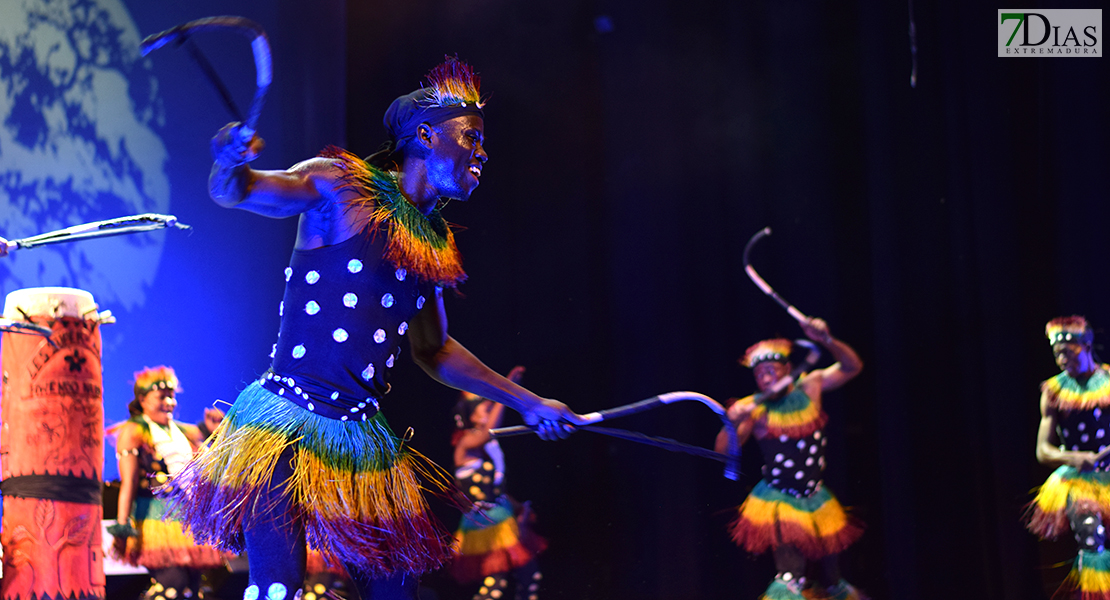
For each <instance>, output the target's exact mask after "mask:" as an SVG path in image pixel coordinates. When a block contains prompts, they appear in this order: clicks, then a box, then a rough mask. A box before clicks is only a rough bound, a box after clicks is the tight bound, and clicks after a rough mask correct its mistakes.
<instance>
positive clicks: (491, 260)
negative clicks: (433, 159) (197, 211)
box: [347, 0, 1110, 600]
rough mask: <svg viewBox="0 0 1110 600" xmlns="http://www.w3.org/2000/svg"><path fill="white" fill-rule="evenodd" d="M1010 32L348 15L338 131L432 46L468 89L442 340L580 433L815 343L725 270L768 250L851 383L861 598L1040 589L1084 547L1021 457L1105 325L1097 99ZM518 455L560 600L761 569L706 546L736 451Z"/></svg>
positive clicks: (731, 17)
mask: <svg viewBox="0 0 1110 600" xmlns="http://www.w3.org/2000/svg"><path fill="white" fill-rule="evenodd" d="M1041 4H1043V6H1042V7H1043V8H1075V7H1074V6H1070V5H1068V6H1065V5H1056V4H1050V3H1041ZM1000 8H1007V7H1005V6H1001V5H999V6H995V5H988V4H985V3H982V2H973V3H959V4H957V3H943V2H936V1H924V2H923V1H920V0H918V1H916V2H914V4H913V6H912V14H911V6H910V5H908V4H907V3H904V2H848V3H842V2H836V3H834V2H802V1H797V0H786V1H774V2H762V1H759V2H743V3H741V2H724V1H712V0H689V1H686V2H668V1H663V0H641V1H638V2H616V1H612V0H611V1H603V0H600V1H599V0H595V1H588V0H577V1H572V0H568V1H566V2H557V3H554V2H552V3H521V2H509V1H506V0H482V1H478V2H457V1H453V2H419V3H405V4H400V3H384V2H371V3H361V2H349V3H348V19H349V22H348V27H349V30H348V31H349V45H348V47H349V53H348V57H347V60H348V69H349V77H348V82H347V85H348V88H347V89H348V98H347V106H348V119H347V121H348V139H349V142H350V145H351V147H352V149H353V150H355V151H356V152H359V153H362V154H368V153H370V152H371V151H373V150H374V149H375V148H376V147H377V145H378V144H379V143H380V142H381V141H382V139H383V130H382V128H381V125H380V119H381V114H382V112H383V111H384V110H385V108H386V106H387V105H388V103H389V102H390V100H392V98H393V97H395V96H397V95H400V94H402V93H405V92H407V91H410V90H411V89H414V88H415V87H416V85H417V84H418V83H419V80H420V76H421V75H422V74H423V73H424V72H426V71H427V70H428V69H429V68H430V67H431V66H432V65H434V64H435V63H436V62H437V61H438V60H440V59H442V57H443V55H444V54H456V53H457V54H458V55H459V56H460V57H461V58H463V59H465V60H467V61H469V62H471V63H472V64H474V65H475V66H476V68H477V69H478V70H479V71H480V72H481V74H482V75H483V84H484V90H485V92H486V93H487V94H490V96H491V97H490V101H489V105H488V108H487V111H486V115H487V118H486V124H487V130H486V133H487V136H488V144H487V150H488V152H489V154H490V156H491V160H490V162H489V165H488V166H487V168H486V169H485V171H484V172H483V177H482V185H481V186H480V187H479V189H478V190H477V192H476V193H475V194H474V196H473V198H472V199H471V201H470V202H468V203H466V204H465V205H463V204H462V203H455V204H452V205H451V206H449V207H447V208H446V210H445V214H446V216H447V218H448V219H449V220H451V221H453V222H456V223H458V224H459V225H461V226H463V227H465V229H464V230H462V231H460V232H459V234H458V241H459V244H460V247H461V249H462V251H463V253H464V256H465V259H466V266H467V269H468V272H469V273H470V276H471V279H470V281H469V282H467V283H466V284H465V285H464V286H462V288H461V292H462V294H461V295H460V296H458V297H452V298H450V299H449V306H448V311H449V313H450V314H451V317H452V321H451V331H452V333H453V334H454V335H455V336H456V337H457V338H459V339H460V340H461V341H462V342H463V343H464V344H465V345H467V346H468V347H469V348H471V349H472V350H474V351H475V353H476V354H478V355H479V356H480V357H483V358H484V359H485V360H486V361H487V362H488V363H489V364H490V365H491V366H492V367H494V368H496V369H498V370H500V371H502V372H504V371H507V370H508V369H509V368H510V367H512V366H513V365H514V364H523V365H525V366H527V367H528V373H527V375H526V377H525V384H526V385H527V386H529V387H530V388H531V389H534V390H535V391H536V392H537V393H540V394H541V395H547V396H550V397H554V398H558V399H561V400H564V401H566V402H567V403H568V404H570V405H571V407H572V408H574V409H576V410H578V411H580V412H587V411H591V410H597V409H600V408H605V407H609V406H614V405H618V404H624V403H627V402H631V401H634V400H638V399H641V398H644V397H648V396H651V395H653V394H657V393H661V392H666V391H672V390H683V389H689V390H695V391H699V392H703V393H706V394H709V395H711V396H713V397H715V398H718V399H720V400H725V399H726V398H728V397H730V396H743V395H746V394H748V393H751V392H752V391H753V389H754V384H753V381H752V379H751V376H750V375H749V374H748V372H747V370H746V369H742V368H741V367H739V366H738V365H737V364H736V363H735V359H736V358H737V357H738V356H740V355H741V354H742V353H743V350H744V349H745V348H746V347H747V346H748V345H749V344H751V343H753V342H755V341H757V340H759V339H763V338H767V337H772V336H776V335H783V336H788V337H800V336H801V331H800V329H799V328H798V326H797V325H796V324H794V323H793V322H792V320H791V319H790V318H789V317H788V316H787V315H786V314H785V313H784V312H783V311H782V310H781V309H779V308H778V307H777V306H776V305H775V304H774V303H773V302H772V301H771V300H770V299H768V298H766V297H764V296H763V295H761V294H760V293H759V291H758V290H757V289H756V288H755V287H754V286H753V285H752V284H751V283H750V281H748V279H747V278H746V276H745V274H744V272H743V265H742V261H741V252H742V249H743V247H744V244H745V242H746V241H747V239H748V238H749V236H751V235H752V234H753V233H755V232H756V231H758V230H759V229H760V228H762V227H764V226H771V227H772V228H773V235H772V236H771V237H769V238H767V239H766V240H764V241H763V242H761V243H760V245H759V246H757V247H756V249H755V251H754V252H753V263H754V264H755V266H757V268H758V269H759V270H760V272H761V273H762V274H763V275H764V277H766V278H767V279H768V280H769V281H770V282H771V283H772V285H774V286H776V288H778V290H779V291H780V292H781V293H782V294H783V295H784V296H785V297H787V298H788V299H790V300H791V301H793V302H794V303H795V304H796V305H797V306H798V307H799V308H800V309H801V310H803V311H805V312H807V313H809V314H812V315H814V316H819V317H822V318H824V319H826V320H827V321H828V322H829V324H830V328H831V330H832V332H833V333H834V334H835V335H836V336H837V337H839V338H841V339H843V340H845V341H846V342H848V343H849V344H851V345H852V346H854V347H855V348H856V349H857V350H858V351H859V353H860V354H861V356H862V357H863V359H864V361H865V363H866V367H865V370H864V372H863V374H862V375H861V376H860V377H859V378H858V379H857V380H855V381H853V382H851V383H849V384H848V385H846V386H845V387H844V388H842V389H841V390H838V391H836V392H833V393H831V394H829V395H828V397H827V399H826V400H827V402H826V406H827V410H828V412H829V414H830V424H829V427H828V434H829V436H830V438H831V442H830V447H829V452H830V453H829V465H830V466H829V468H828V470H827V472H826V476H827V479H826V482H827V484H828V485H829V487H830V488H831V489H832V490H834V491H835V492H836V493H837V494H838V496H839V497H840V498H841V500H842V501H843V502H844V503H845V504H846V505H851V506H853V507H854V513H855V514H856V515H857V516H859V517H860V518H862V519H863V520H865V521H866V522H867V524H868V526H869V529H868V532H867V534H866V535H865V536H864V538H863V540H862V541H861V542H860V543H859V544H858V545H856V546H854V547H853V548H851V549H850V550H849V551H848V552H847V553H846V554H845V555H844V557H843V561H842V562H843V564H844V568H845V574H846V576H847V577H848V578H849V579H850V580H851V581H853V582H854V583H856V584H857V585H858V586H860V587H862V588H863V589H865V590H867V591H869V592H870V593H871V594H872V595H873V596H874V597H876V598H890V597H898V598H903V599H906V600H913V599H915V598H920V599H925V598H934V597H944V598H990V599H1002V598H1006V599H1013V600H1017V599H1026V598H1028V599H1040V598H1045V597H1047V594H1048V593H1049V592H1050V591H1051V590H1052V589H1054V587H1055V585H1056V584H1057V583H1059V581H1060V579H1062V577H1063V576H1064V574H1065V573H1066V566H1065V567H1060V566H1059V565H1058V564H1057V563H1058V561H1062V560H1067V559H1068V558H1069V557H1070V555H1071V554H1072V552H1073V550H1072V546H1071V545H1070V543H1069V541H1067V540H1065V541H1064V542H1060V543H1057V544H1049V543H1040V542H1038V541H1037V540H1036V539H1035V538H1034V537H1033V536H1032V535H1030V534H1029V533H1027V532H1026V531H1025V530H1024V529H1023V527H1022V525H1021V515H1022V511H1023V507H1024V505H1025V504H1026V503H1027V502H1028V501H1029V500H1030V499H1031V496H1030V491H1031V490H1032V489H1033V488H1034V487H1035V486H1037V485H1039V484H1040V483H1041V482H1042V481H1043V480H1044V478H1045V477H1046V476H1047V474H1048V472H1049V471H1048V470H1047V469H1046V468H1044V467H1041V466H1039V465H1038V464H1036V461H1035V458H1034V454H1033V446H1034V439H1035V434H1036V427H1037V421H1038V409H1037V399H1038V395H1039V392H1038V384H1039V382H1040V381H1042V380H1043V379H1046V378H1048V377H1050V376H1052V375H1054V374H1055V372H1056V369H1055V367H1054V365H1053V363H1052V360H1051V355H1050V352H1049V348H1048V346H1047V344H1046V343H1045V340H1044V336H1043V327H1044V323H1045V322H1046V321H1047V320H1048V319H1050V318H1052V317H1055V316H1058V315H1064V314H1073V313H1079V314H1085V315H1087V317H1088V318H1089V319H1090V321H1091V322H1092V323H1093V325H1094V326H1095V327H1096V329H1097V331H1098V332H1099V334H1100V335H1103V334H1105V330H1106V326H1107V324H1108V323H1110V308H1107V306H1106V305H1105V303H1104V298H1105V296H1106V291H1107V289H1106V284H1105V283H1104V281H1103V279H1104V276H1103V273H1102V271H1103V269H1102V265H1103V263H1104V262H1105V260H1106V252H1105V251H1106V243H1105V235H1104V234H1103V227H1104V225H1103V223H1105V222H1106V211H1107V210H1108V209H1107V208H1106V207H1105V205H1104V203H1105V198H1106V192H1105V183H1104V177H1103V176H1101V175H1100V174H1104V173H1105V171H1106V164H1107V158H1108V152H1107V148H1106V137H1107V133H1110V131H1108V127H1107V109H1106V106H1107V103H1108V101H1110V95H1108V90H1107V67H1106V62H1105V59H1104V58H1101V57H1100V58H1089V59H1067V58H1035V59H1006V58H998V57H997V56H996V48H995V46H996V37H997V27H998V25H997V23H996V20H997V18H998V17H997V10H998V9H1000ZM1022 8H1029V7H1028V6H1026V5H1023V6H1022ZM1034 8H1035V7H1034ZM911 19H912V21H913V23H914V24H915V25H916V45H917V55H916V73H917V81H916V87H911V85H910V74H911V71H912V69H913V67H914V63H913V60H912V56H911V40H910V36H909V35H908V31H909V28H910V23H911ZM1103 337H1104V335H1103ZM826 360H827V359H826ZM825 364H827V363H825ZM394 387H395V390H396V391H395V392H393V394H391V397H390V398H389V402H388V407H387V414H389V415H390V419H391V422H393V423H394V425H395V426H396V427H397V428H398V429H404V428H405V427H407V426H410V425H411V426H412V427H414V428H415V430H416V436H415V437H414V439H413V444H414V445H415V446H416V447H418V448H421V449H423V450H424V451H425V452H426V453H428V454H429V455H431V456H432V457H433V458H435V459H437V460H438V461H439V462H440V463H441V464H444V465H449V464H450V463H449V461H450V453H449V447H448V444H447V437H448V435H449V432H450V428H451V424H450V420H449V418H448V416H447V411H448V408H449V406H450V404H451V403H452V402H453V398H454V396H453V393H452V392H451V391H450V390H446V389H444V388H442V387H439V386H437V385H436V384H434V383H432V382H430V381H429V380H427V378H425V377H423V376H422V375H421V374H420V373H419V372H418V371H417V370H416V369H415V368H414V367H412V366H411V364H405V365H402V366H401V367H399V372H398V373H397V377H396V380H395V381H394ZM615 425H616V424H615ZM619 425H620V426H626V427H629V428H632V429H638V430H642V431H645V432H649V433H653V434H657V435H664V436H668V437H673V438H676V439H680V440H683V441H687V442H690V443H696V444H700V445H703V446H709V445H711V444H712V440H713V438H714V436H715V434H716V432H717V429H718V423H717V421H716V420H715V417H714V415H712V414H711V413H710V412H709V411H707V410H705V409H703V408H701V407H699V406H696V405H692V404H678V405H674V406H668V407H666V408H662V409H658V410H656V411H654V412H651V413H647V414H643V415H639V416H636V417H630V418H627V419H626V420H624V421H623V422H621V423H620V424H619ZM503 446H504V448H505V450H506V453H507V455H508V460H509V470H510V472H509V477H510V484H509V489H510V490H511V491H512V492H513V493H514V495H516V496H517V497H519V498H520V499H531V500H533V502H534V504H535V505H536V509H537V512H538V513H539V517H540V526H541V529H542V530H543V532H544V533H545V534H546V535H548V536H549V538H550V539H551V549H550V551H549V552H548V553H547V554H546V555H545V557H544V559H545V560H544V565H543V566H544V571H545V574H546V578H545V589H546V590H547V595H548V596H549V597H558V598H575V599H615V598H621V599H641V598H642V599H668V600H676V599H677V600H682V599H695V598H698V599H701V598H754V597H756V596H757V595H758V593H759V592H761V591H762V590H763V589H764V588H765V587H766V585H767V582H768V581H769V580H770V578H771V577H772V576H773V573H774V569H773V566H772V565H771V563H770V561H769V559H768V558H767V557H760V558H756V559H752V558H749V557H748V556H746V555H745V554H744V553H743V552H742V551H740V550H739V549H738V548H736V547H735V546H733V545H731V543H730V542H729V540H728V539H727V535H726V533H725V527H726V525H727V522H728V520H729V518H730V516H731V514H732V513H731V509H732V507H735V506H736V505H738V504H739V503H740V502H741V501H742V499H743V498H744V496H745V495H746V493H747V492H748V491H749V490H750V488H751V487H752V486H753V485H754V484H755V483H756V482H757V480H758V477H759V466H760V464H761V462H760V457H759V454H758V450H757V449H756V448H755V447H754V446H749V447H748V448H747V452H746V455H745V457H744V471H745V472H744V475H743V476H742V477H741V479H740V480H739V481H737V482H731V481H727V480H725V479H724V478H723V477H722V476H721V469H720V466H719V465H718V464H716V463H713V462H709V461H702V460H700V459H696V458H693V457H689V456H684V455H679V454H672V453H667V452H664V451H662V450H659V449H655V448H649V447H643V446H638V445H633V444H631V443H629V442H623V441H611V440H609V439H606V438H601V437H599V436H596V435H595V434H590V433H586V432H583V433H579V434H577V435H576V436H574V437H573V438H572V439H570V440H567V441H565V442H560V443H541V442H539V441H538V440H535V439H534V438H533V439H523V438H521V439H511V440H508V441H505V442H504V443H503ZM444 518H445V519H446V520H448V521H449V522H450V521H453V520H454V519H455V518H457V515H454V514H451V513H450V512H449V511H446V510H445V511H444ZM426 585H427V586H428V587H429V588H434V589H436V590H437V591H439V593H440V594H441V596H443V597H456V595H457V597H460V598H462V597H466V596H465V593H464V590H461V589H459V588H456V587H454V586H452V584H451V583H450V582H448V581H446V580H445V579H443V578H441V577H437V576H433V577H430V578H428V579H426ZM1046 590H1047V591H1046Z"/></svg>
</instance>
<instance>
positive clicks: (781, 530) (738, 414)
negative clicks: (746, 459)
mask: <svg viewBox="0 0 1110 600" xmlns="http://www.w3.org/2000/svg"><path fill="white" fill-rule="evenodd" d="M799 324H800V325H801V326H802V330H803V331H805V334H806V336H807V337H809V338H810V339H811V340H813V341H815V342H818V343H820V344H821V345H822V346H824V347H825V348H827V349H828V350H829V352H830V353H831V354H832V355H833V358H835V359H836V363H834V364H833V365H832V366H830V367H826V368H824V369H818V370H815V371H813V372H811V373H808V374H805V375H803V376H802V377H800V378H799V379H798V381H797V382H794V383H791V384H790V385H788V386H786V387H785V388H784V389H783V390H781V391H780V392H779V393H777V394H774V395H771V396H769V397H765V398H758V399H757V397H756V396H748V397H746V398H742V399H740V400H737V401H736V402H734V403H733V404H732V405H731V406H730V407H729V409H728V416H729V419H730V420H731V421H732V422H733V423H734V424H735V426H736V433H737V435H738V436H739V437H740V440H741V443H743V442H744V441H745V440H747V439H748V437H749V436H751V435H754V436H755V438H756V440H757V441H758V442H759V448H760V451H761V452H762V454H763V460H764V466H763V479H762V480H760V482H759V484H758V485H756V486H755V489H754V490H752V493H751V494H750V495H749V496H748V498H747V499H746V500H745V501H744V503H743V504H742V505H741V506H740V508H739V511H738V515H737V517H736V520H735V521H734V522H733V524H732V526H731V532H732V538H733V540H734V541H735V542H736V543H737V544H738V545H740V546H742V547H744V548H745V549H747V550H748V551H749V552H752V553H757V554H758V553H761V552H765V551H766V550H768V549H770V550H771V552H772V554H773V556H774V559H775V568H776V569H777V570H778V574H777V575H776V576H775V578H774V580H773V581H772V582H771V584H770V585H769V586H768V587H767V590H766V591H765V592H764V593H763V596H762V597H763V598H765V599H767V600H802V598H803V596H802V592H803V590H805V589H806V584H807V579H806V576H807V572H808V571H813V572H814V574H815V575H816V579H817V581H818V582H819V583H820V586H816V587H814V588H812V589H811V590H807V591H806V593H807V594H812V593H816V594H817V595H818V596H820V597H826V596H827V597H828V598H833V599H836V600H846V599H849V598H851V599H858V598H863V596H862V594H860V593H859V592H858V591H857V590H856V589H855V588H854V587H853V586H852V585H851V584H849V583H848V582H847V581H845V580H843V579H842V578H841V576H840V566H839V561H838V555H839V554H840V552H842V551H843V550H845V549H846V548H847V547H848V546H849V545H851V544H852V543H853V542H854V541H855V540H856V539H857V538H858V537H859V536H860V534H862V533H863V528H862V525H861V524H860V523H858V522H856V521H855V520H854V519H852V518H850V517H848V516H847V515H846V514H845V512H844V509H843V508H842V507H841V505H840V503H839V502H838V501H837V499H836V497H835V496H833V494H832V492H831V491H829V490H828V488H826V487H825V485H824V483H823V482H822V479H821V474H822V472H823V471H824V470H825V444H826V442H827V440H826V438H825V435H824V426H825V422H826V421H827V419H828V416H827V415H826V414H825V411H824V409H823V408H822V394H823V393H824V392H826V391H829V390H834V389H836V388H838V387H840V386H842V385H844V384H845V383H847V382H848V381H849V380H851V379H852V378H853V377H855V376H856V375H858V374H859V372H860V370H861V369H862V368H863V362H862V361H861V360H860V358H859V356H857V355H856V352H855V351H854V350H853V349H852V348H851V347H850V346H848V345H847V344H845V343H844V342H842V341H840V340H838V339H836V338H834V337H833V336H832V334H830V333H829V328H828V326H827V325H826V324H825V322H824V321H822V320H821V319H814V318H807V319H806V320H804V321H799ZM791 347H792V344H791V342H790V340H786V339H770V340H763V341H761V342H758V343H756V344H754V345H752V346H751V347H750V348H748V350H747V351H746V352H745V353H744V356H743V358H742V359H741V360H740V363H741V364H742V365H744V366H746V367H751V369H752V372H753V374H754V375H755V381H756V385H757V386H758V387H759V390H760V392H768V391H769V390H771V389H772V386H774V384H775V383H776V382H777V381H779V380H780V379H782V378H783V377H789V376H790V370H791V365H790V360H789V359H790V350H791ZM726 442H727V438H726V435H725V432H724V431H722V432H721V433H720V434H718V436H717V451H718V452H722V451H724V449H725V445H726ZM811 563H816V564H814V565H813V567H815V568H811Z"/></svg>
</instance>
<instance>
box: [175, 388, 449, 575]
mask: <svg viewBox="0 0 1110 600" xmlns="http://www.w3.org/2000/svg"><path fill="white" fill-rule="evenodd" d="M290 449H291V451H292V456H293V460H292V469H293V474H292V476H291V477H290V478H289V479H288V480H287V481H285V482H273V483H274V485H276V486H282V493H283V494H284V496H285V497H286V498H287V499H288V500H289V501H290V504H291V506H292V507H293V508H292V512H293V513H294V514H285V513H279V514H274V513H273V512H272V511H271V508H272V507H271V506H268V504H269V501H268V500H267V498H269V497H270V496H268V495H267V493H266V492H267V490H268V488H269V486H270V485H271V479H272V477H273V473H274V468H275V466H276V464H277V462H278V460H279V457H280V456H281V455H282V453H283V452H285V451H287V450H290ZM287 456H288V455H287ZM425 489H431V490H433V491H438V492H445V491H447V490H450V489H452V488H451V479H450V476H449V475H448V474H446V473H445V472H444V471H443V470H442V469H440V468H439V467H437V466H435V465H434V464H433V463H431V462H430V461H428V460H427V459H425V458H424V457H423V456H421V455H420V454H419V453H416V452H415V451H413V450H411V449H409V448H408V447H407V446H406V445H405V442H404V440H401V439H400V438H398V437H396V436H394V435H393V432H392V431H391V430H390V429H389V425H388V424H387V423H386V420H385V417H383V416H382V415H381V413H378V414H377V415H375V416H374V417H373V418H372V419H367V420H366V421H339V420H335V419H327V418H324V417H321V416H320V415H317V414H315V413H312V412H310V411H308V410H305V409H303V408H301V407H299V406H297V405H295V404H293V403H292V402H288V401H286V400H285V399H283V398H282V397H281V396H278V395H276V394H272V393H270V392H269V391H267V390H265V389H263V388H262V386H260V385H259V384H258V383H257V382H254V383H252V384H250V385H249V386H248V387H247V388H246V389H245V390H243V392H242V393H241V394H240V395H239V398H238V399H237V400H236V401H235V404H234V405H233V406H232V407H231V410H229V411H228V413H227V416H226V417H225V418H224V421H223V423H221V425H220V427H219V428H218V429H217V430H216V431H215V433H214V434H213V436H212V438H211V439H210V440H209V442H208V443H207V444H205V446H204V447H203V448H202V449H201V452H200V453H199V454H198V455H197V456H196V457H195V458H194V459H193V460H192V462H190V463H189V465H188V466H187V467H186V468H185V469H184V470H183V471H182V472H181V473H179V474H178V475H177V476H176V477H175V478H174V480H173V481H172V482H171V484H170V485H169V486H167V487H166V488H164V489H162V490H160V491H159V493H160V494H161V495H164V496H166V497H168V498H169V499H170V500H171V502H172V511H173V514H174V515H176V516H177V517H178V518H180V519H181V521H182V522H183V523H185V525H186V527H187V528H188V529H189V530H190V531H192V533H193V537H194V538H196V540H197V541H199V542H202V543H208V544H212V545H214V546H216V547H218V548H220V549H222V550H227V551H230V552H235V553H238V552H242V551H243V546H244V544H243V531H244V530H245V529H249V528H251V527H252V526H254V525H256V524H259V523H261V522H263V521H265V520H277V521H279V522H280V521H282V520H287V519H290V518H295V519H298V520H300V521H301V522H302V523H304V526H305V532H306V535H307V541H308V545H309V547H311V548H314V549H316V550H318V551H319V552H320V553H321V554H322V555H323V557H324V559H325V561H327V563H328V564H330V565H335V564H338V563H343V564H347V565H351V566H353V567H355V568H357V569H359V570H360V571H362V572H363V573H365V574H366V575H368V576H370V577H383V576H388V575H391V574H393V573H413V574H419V573H425V572H428V571H431V570H435V569H437V568H439V567H440V566H442V565H443V564H444V563H445V562H446V561H447V560H448V559H449V558H450V557H451V556H452V554H453V550H452V543H451V536H450V535H449V534H447V533H446V531H444V530H443V529H442V527H440V526H439V524H438V523H437V522H436V521H435V519H434V518H433V517H432V516H431V514H430V511H429V510H428V505H427V502H426V501H425V499H424V496H423V493H422V490H425Z"/></svg>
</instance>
